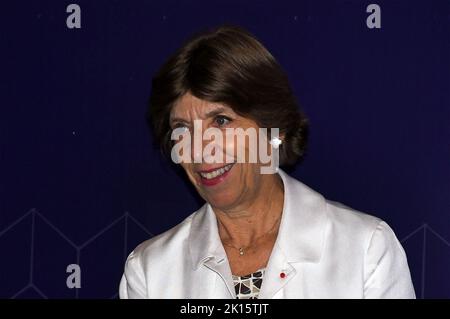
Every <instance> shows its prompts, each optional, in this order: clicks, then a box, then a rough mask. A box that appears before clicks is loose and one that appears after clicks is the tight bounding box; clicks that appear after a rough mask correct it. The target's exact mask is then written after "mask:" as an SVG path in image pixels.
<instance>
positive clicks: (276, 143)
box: [270, 137, 282, 149]
mask: <svg viewBox="0 0 450 319" xmlns="http://www.w3.org/2000/svg"><path fill="white" fill-rule="evenodd" d="M281 143H282V141H281V140H280V139H279V138H278V137H273V138H272V139H271V140H270V144H271V145H272V147H273V148H275V149H277V148H278V147H279V146H280V144H281Z"/></svg>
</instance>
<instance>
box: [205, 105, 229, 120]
mask: <svg viewBox="0 0 450 319" xmlns="http://www.w3.org/2000/svg"><path fill="white" fill-rule="evenodd" d="M225 111H226V109H225V108H224V107H219V108H217V109H214V110H212V111H209V112H207V113H206V114H205V117H206V118H210V117H215V116H217V115H219V114H221V113H224V112H225Z"/></svg>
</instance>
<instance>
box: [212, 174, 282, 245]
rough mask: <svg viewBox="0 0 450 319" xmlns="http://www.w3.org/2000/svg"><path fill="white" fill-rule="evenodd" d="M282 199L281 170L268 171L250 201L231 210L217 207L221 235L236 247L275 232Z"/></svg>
mask: <svg viewBox="0 0 450 319" xmlns="http://www.w3.org/2000/svg"><path fill="white" fill-rule="evenodd" d="M283 201H284V190H283V182H282V181H281V178H280V177H279V175H278V174H273V175H268V176H267V178H266V179H265V180H264V182H262V185H261V187H259V191H258V192H257V194H256V195H255V196H254V197H253V199H252V200H251V201H249V203H248V204H247V205H241V207H237V208H233V209H229V210H221V209H217V208H214V212H215V213H216V217H217V222H218V227H219V235H220V238H221V239H222V241H223V242H226V243H229V244H230V245H233V246H235V247H245V246H249V245H251V244H253V243H254V242H255V240H257V239H258V238H261V237H262V236H264V235H266V234H268V233H273V232H276V230H277V229H278V223H279V220H280V218H281V214H282V211H283Z"/></svg>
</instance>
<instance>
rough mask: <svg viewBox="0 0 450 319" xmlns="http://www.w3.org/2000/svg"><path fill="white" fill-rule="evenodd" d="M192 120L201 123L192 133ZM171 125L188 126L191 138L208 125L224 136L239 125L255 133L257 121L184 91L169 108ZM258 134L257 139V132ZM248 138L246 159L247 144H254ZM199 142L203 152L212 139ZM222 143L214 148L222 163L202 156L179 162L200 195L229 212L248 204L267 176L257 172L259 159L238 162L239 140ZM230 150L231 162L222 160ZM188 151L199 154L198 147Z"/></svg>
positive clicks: (214, 205) (173, 127)
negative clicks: (222, 144) (229, 129)
mask: <svg viewBox="0 0 450 319" xmlns="http://www.w3.org/2000/svg"><path fill="white" fill-rule="evenodd" d="M194 120H202V121H201V126H197V128H196V130H197V131H196V132H194ZM198 123H199V122H198ZM170 126H171V128H172V129H176V128H180V127H181V128H187V129H189V133H190V135H191V137H193V136H194V134H195V133H197V134H203V132H204V131H205V130H206V129H208V128H216V129H220V130H221V131H222V132H223V136H224V137H225V130H226V129H227V128H231V129H235V128H242V129H243V130H246V129H248V128H253V129H255V130H256V132H258V128H259V127H258V125H257V124H256V122H254V121H253V120H250V119H248V118H245V117H242V116H239V115H238V114H236V113H235V112H234V111H233V110H232V109H231V108H230V107H228V106H225V105H223V104H218V103H211V102H207V101H204V100H200V99H198V98H196V97H195V96H193V95H191V94H190V93H187V94H185V95H184V96H183V97H182V98H181V99H180V100H179V101H178V102H177V103H176V104H175V105H174V107H173V108H172V111H171V114H170ZM186 131H187V130H186ZM199 136H203V135H199ZM257 136H258V137H257V138H258V139H259V138H260V137H259V134H258V135H257ZM247 141H248V140H246V143H245V145H244V146H243V149H244V150H243V152H244V153H245V154H246V155H245V156H246V157H245V158H246V159H248V158H249V151H250V150H249V147H253V146H250V145H249V143H247ZM175 143H177V141H175ZM201 143H202V144H201V149H200V152H203V150H204V149H205V147H206V145H207V144H208V143H211V140H206V141H205V140H203V139H202V142H201ZM230 143H231V144H230ZM224 144H225V145H224V147H220V148H216V150H219V152H223V162H219V163H206V162H205V160H204V159H205V158H203V160H202V161H201V163H196V162H194V161H193V160H192V161H191V162H190V163H183V162H182V163H181V165H182V167H183V168H184V170H185V171H186V173H187V175H188V177H189V179H190V181H191V182H192V184H193V185H194V186H195V188H196V189H197V191H198V192H199V194H200V195H201V196H202V197H203V198H204V199H205V200H206V201H207V202H209V203H210V204H211V206H213V207H215V208H219V209H223V210H228V211H232V210H233V209H242V208H243V207H244V208H245V206H246V205H247V204H248V205H250V204H251V203H252V202H253V201H254V199H255V198H256V196H258V194H259V193H260V191H261V187H263V186H262V185H263V184H264V183H262V179H263V178H264V176H267V175H262V174H261V173H260V167H261V164H260V163H259V161H258V162H256V163H248V160H246V161H245V162H244V163H242V161H239V162H238V161H237V157H236V156H237V154H238V153H237V150H236V148H237V144H238V143H237V142H236V139H230V141H229V140H227V139H225V138H224ZM192 145H194V143H192ZM258 145H259V144H258ZM230 149H234V151H233V152H232V153H233V155H234V156H232V157H231V161H230V160H227V161H225V158H226V156H229V155H230V152H229V150H230ZM190 151H191V157H192V159H194V156H195V154H194V153H195V152H197V153H198V151H199V150H198V149H195V148H194V147H191V148H190ZM253 151H254V150H253ZM200 154H203V153H200ZM214 154H215V153H214ZM197 155H198V154H197ZM200 156H201V155H200ZM230 162H231V163H230Z"/></svg>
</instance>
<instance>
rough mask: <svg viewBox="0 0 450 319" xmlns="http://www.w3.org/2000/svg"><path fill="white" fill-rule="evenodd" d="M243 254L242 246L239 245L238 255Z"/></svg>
mask: <svg viewBox="0 0 450 319" xmlns="http://www.w3.org/2000/svg"><path fill="white" fill-rule="evenodd" d="M243 254H244V248H242V247H241V248H239V255H241V256H242V255H243Z"/></svg>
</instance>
